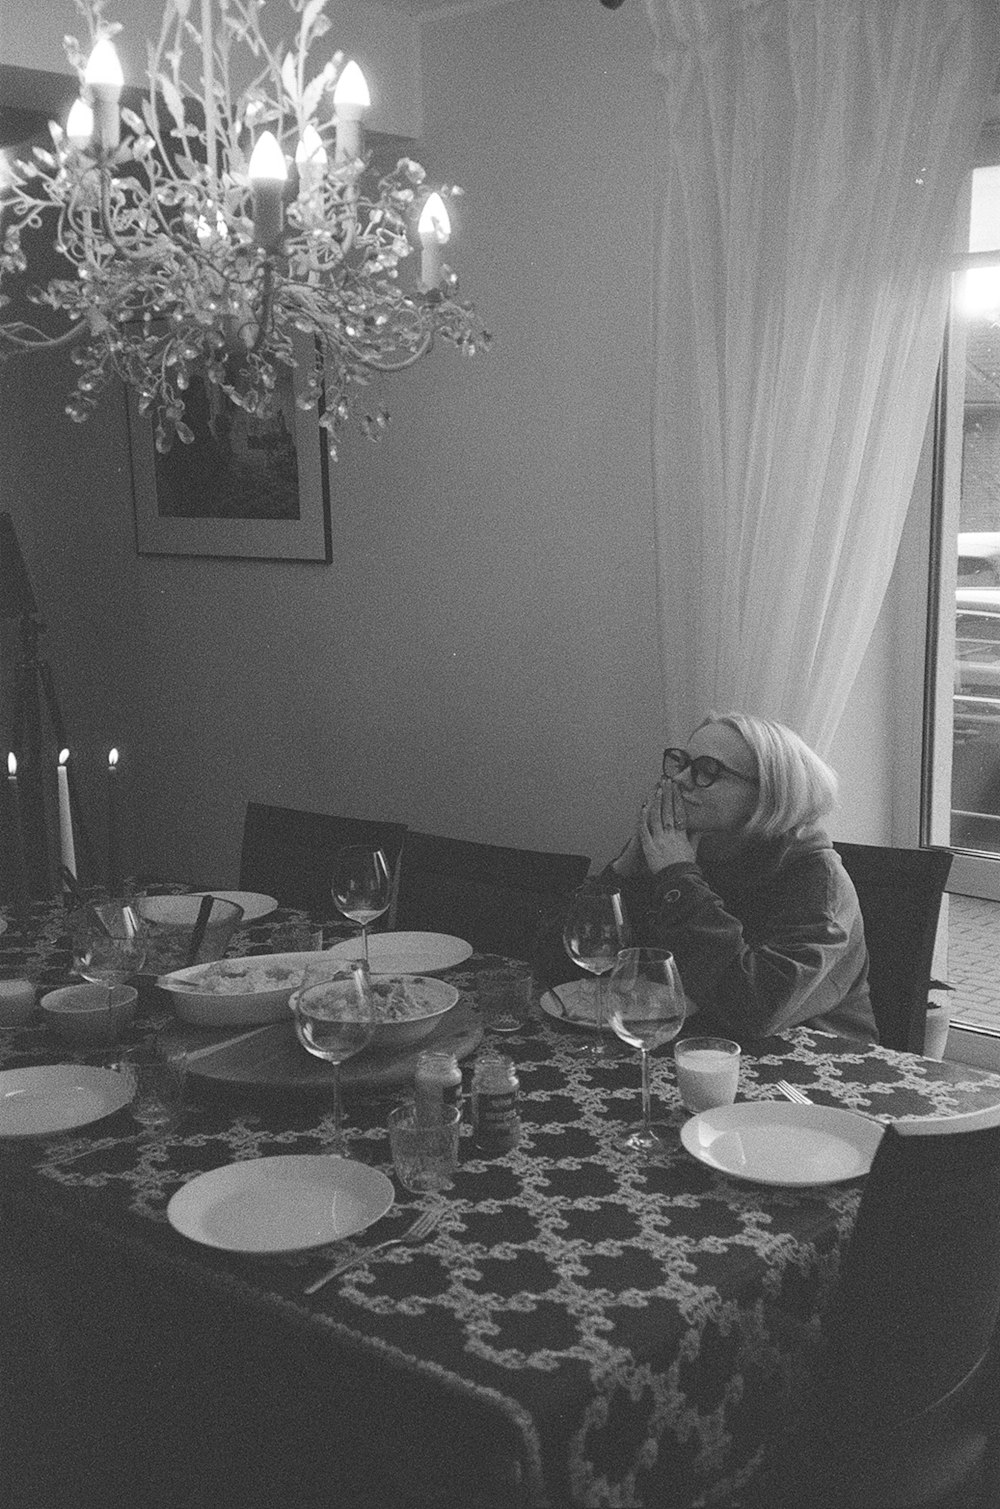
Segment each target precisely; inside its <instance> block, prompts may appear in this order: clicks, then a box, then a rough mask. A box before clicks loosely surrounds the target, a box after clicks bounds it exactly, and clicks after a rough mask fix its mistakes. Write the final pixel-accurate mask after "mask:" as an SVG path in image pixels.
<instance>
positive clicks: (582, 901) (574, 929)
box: [563, 887, 629, 1058]
mask: <svg viewBox="0 0 1000 1509" xmlns="http://www.w3.org/2000/svg"><path fill="white" fill-rule="evenodd" d="M628 941H629V938H628V923H627V922H626V920H625V907H624V903H623V902H622V898H621V893H620V892H619V891H611V892H608V891H595V890H592V889H588V888H587V887H584V888H583V889H581V890H579V891H577V892H576V893H575V894H574V896H573V897H572V899H571V901H570V904H569V910H568V912H567V914H566V920H565V924H564V926H563V946H564V948H565V949H566V952H567V953H568V954H569V956H570V958H571V959H572V960H573V963H574V964H578V965H579V966H580V968H581V969H586V970H588V971H589V972H590V973H591V974H592V975H594V976H596V982H597V996H596V1000H597V1004H596V1010H595V1014H594V1026H595V1028H596V1031H595V1033H594V1038H593V1041H592V1043H591V1045H590V1052H591V1056H592V1057H593V1058H603V1057H604V1056H605V1055H606V1053H607V1046H606V1044H605V1042H604V1039H603V1038H602V1036H601V1034H602V1032H603V1031H604V978H603V977H604V976H605V975H606V974H608V973H609V971H610V970H611V969H613V968H614V963H615V960H616V958H617V957H618V954H619V951H620V950H621V949H622V948H624V947H625V945H626V944H627V943H628Z"/></svg>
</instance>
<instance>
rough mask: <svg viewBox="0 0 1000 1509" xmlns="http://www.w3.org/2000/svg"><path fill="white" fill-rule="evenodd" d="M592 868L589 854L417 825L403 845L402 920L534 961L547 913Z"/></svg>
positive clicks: (412, 926)
mask: <svg viewBox="0 0 1000 1509" xmlns="http://www.w3.org/2000/svg"><path fill="white" fill-rule="evenodd" d="M589 869H590V860H589V859H588V858H587V857H586V856H585V855H583V854H546V853H540V852H536V851H534V850H531V849H508V848H502V847H500V846H498V845H495V844H480V843H473V842H471V841H470V840H468V839H461V838H444V837H442V836H440V835H438V834H435V833H414V832H412V831H411V832H408V833H407V835H406V842H405V844H404V846H403V864H402V870H401V875H400V882H399V904H398V908H397V926H398V927H400V928H401V929H403V930H413V931H418V932H419V931H430V932H441V933H452V934H456V935H457V936H458V937H460V938H464V939H465V940H466V942H468V943H471V944H472V946H473V947H474V948H475V949H476V950H477V951H478V952H480V953H496V954H507V955H509V956H511V957H513V958H522V959H531V958H533V957H534V950H535V946H536V940H537V938H538V933H539V929H540V926H541V924H542V920H543V918H544V916H545V915H546V912H547V911H548V910H550V909H551V908H552V907H553V906H555V905H557V904H558V902H559V901H560V899H561V898H563V897H564V896H566V895H567V894H568V893H569V892H570V891H572V890H574V889H575V887H576V886H578V885H579V884H580V883H581V881H582V880H583V879H584V877H585V875H586V874H587V871H588V870H589Z"/></svg>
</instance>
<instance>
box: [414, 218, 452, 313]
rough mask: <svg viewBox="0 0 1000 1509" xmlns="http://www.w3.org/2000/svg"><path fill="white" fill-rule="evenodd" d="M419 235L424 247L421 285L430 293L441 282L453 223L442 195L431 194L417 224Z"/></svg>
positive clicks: (421, 264)
mask: <svg viewBox="0 0 1000 1509" xmlns="http://www.w3.org/2000/svg"><path fill="white" fill-rule="evenodd" d="M417 235H418V236H419V237H420V245H421V246H422V247H423V255H422V257H421V260H420V284H421V287H422V288H425V289H427V290H428V291H429V290H430V289H432V288H436V287H437V286H438V284H439V283H440V281H441V265H442V255H441V249H442V247H444V246H446V245H447V244H448V238H449V237H450V235H451V221H450V220H449V219H448V211H447V210H446V209H445V206H444V200H443V199H442V198H441V195H440V194H430V195H429V196H428V198H427V202H426V203H425V205H424V207H423V209H422V210H421V212H420V219H419V220H418V222H417Z"/></svg>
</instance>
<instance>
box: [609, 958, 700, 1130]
mask: <svg viewBox="0 0 1000 1509" xmlns="http://www.w3.org/2000/svg"><path fill="white" fill-rule="evenodd" d="M610 995H611V1001H610V1013H609V1017H610V1021H611V1027H612V1029H613V1031H614V1032H615V1033H617V1035H618V1036H619V1037H620V1038H621V1040H622V1042H623V1043H629V1044H630V1045H631V1046H632V1047H633V1048H638V1049H639V1051H640V1053H641V1054H642V1121H641V1122H640V1123H639V1125H638V1126H633V1127H629V1128H628V1131H627V1132H626V1134H625V1136H624V1137H621V1138H619V1139H618V1140H617V1141H616V1142H615V1146H616V1147H617V1148H622V1149H628V1150H630V1151H632V1152H639V1153H644V1154H646V1155H647V1156H648V1155H650V1154H654V1153H660V1152H664V1151H666V1148H667V1144H666V1143H665V1142H664V1140H663V1138H662V1137H661V1136H660V1132H665V1131H667V1130H668V1128H667V1127H666V1126H663V1125H660V1126H654V1124H653V1123H652V1121H651V1120H650V1111H649V1054H650V1050H651V1049H653V1048H658V1047H659V1046H660V1044H661V1043H669V1042H670V1040H671V1038H675V1037H676V1036H677V1034H678V1032H679V1031H680V1030H681V1023H682V1022H683V1021H684V1013H685V1010H686V1008H687V1001H686V999H685V996H684V990H683V987H682V986H681V977H680V972H679V971H678V968H677V965H676V963H675V961H674V956H673V954H671V953H668V952H667V951H666V949H662V948H624V949H622V951H621V953H620V954H619V955H618V958H617V960H616V961H615V965H614V968H613V969H612V971H611V992H610Z"/></svg>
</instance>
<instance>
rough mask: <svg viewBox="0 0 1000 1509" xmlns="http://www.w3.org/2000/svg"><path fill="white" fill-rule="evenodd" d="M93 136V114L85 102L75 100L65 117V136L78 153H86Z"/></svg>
mask: <svg viewBox="0 0 1000 1509" xmlns="http://www.w3.org/2000/svg"><path fill="white" fill-rule="evenodd" d="M93 134H94V112H93V110H91V108H90V106H89V105H88V104H87V101H86V100H81V99H76V100H74V101H73V104H72V105H71V107H70V112H69V115H67V117H66V136H67V139H68V140H69V142H70V144H71V145H72V146H74V147H75V148H76V150H77V151H78V152H84V151H86V149H87V147H89V146H90V140H91V137H92V136H93Z"/></svg>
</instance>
